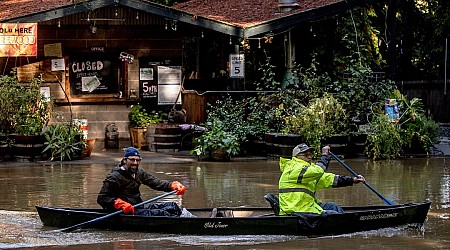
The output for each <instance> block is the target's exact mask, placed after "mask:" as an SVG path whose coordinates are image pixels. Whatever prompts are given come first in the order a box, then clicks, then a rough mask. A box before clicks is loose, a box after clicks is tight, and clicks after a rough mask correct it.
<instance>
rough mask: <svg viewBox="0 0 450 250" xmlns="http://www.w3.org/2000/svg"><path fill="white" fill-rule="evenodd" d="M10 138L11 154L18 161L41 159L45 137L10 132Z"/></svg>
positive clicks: (43, 155)
mask: <svg viewBox="0 0 450 250" xmlns="http://www.w3.org/2000/svg"><path fill="white" fill-rule="evenodd" d="M10 138H11V139H12V140H14V144H13V145H12V148H11V156H12V157H13V158H14V159H16V160H18V161H37V160H43V159H44V158H46V157H45V154H44V153H42V151H43V150H44V148H45V145H44V142H45V137H44V136H43V135H36V136H25V135H18V134H12V135H10Z"/></svg>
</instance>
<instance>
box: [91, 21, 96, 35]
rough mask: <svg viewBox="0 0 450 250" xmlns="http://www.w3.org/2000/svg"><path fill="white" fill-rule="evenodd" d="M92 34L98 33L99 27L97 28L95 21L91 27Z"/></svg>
mask: <svg viewBox="0 0 450 250" xmlns="http://www.w3.org/2000/svg"><path fill="white" fill-rule="evenodd" d="M91 32H92V34H95V33H97V27H95V21H94V24H93V25H92V26H91Z"/></svg>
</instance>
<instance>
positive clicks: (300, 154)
mask: <svg viewBox="0 0 450 250" xmlns="http://www.w3.org/2000/svg"><path fill="white" fill-rule="evenodd" d="M311 149H312V148H310V147H308V145H306V144H305V143H302V144H299V145H297V146H296V147H295V148H294V149H293V150H292V159H285V158H280V170H281V172H282V174H281V177H280V181H279V199H280V215H286V214H292V213H296V212H308V213H316V214H321V213H327V214H332V213H343V212H344V211H343V209H342V208H341V207H340V206H339V205H337V204H336V203H334V202H325V203H320V202H318V201H317V200H316V197H315V193H316V190H318V189H324V188H335V187H345V186H352V185H353V184H356V183H360V182H365V179H364V177H363V176H361V175H360V176H358V177H353V178H352V177H350V176H340V175H336V174H333V173H327V172H325V171H326V170H327V168H328V164H329V162H330V157H329V156H328V153H329V152H330V147H329V146H325V147H323V148H322V157H321V158H320V160H319V161H318V162H317V163H315V164H314V163H311V161H312V155H311Z"/></svg>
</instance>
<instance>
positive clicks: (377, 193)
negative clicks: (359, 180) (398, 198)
mask: <svg viewBox="0 0 450 250" xmlns="http://www.w3.org/2000/svg"><path fill="white" fill-rule="evenodd" d="M329 154H330V155H331V156H333V158H334V159H336V160H337V161H338V162H339V163H340V164H342V166H344V167H345V168H346V169H347V170H348V171H350V173H352V174H353V175H354V176H355V177H358V174H357V173H355V171H353V170H352V169H351V168H350V167H349V166H347V165H346V164H345V163H344V162H343V161H341V159H339V158H338V157H337V156H336V155H335V154H333V153H331V152H329ZM364 184H365V185H366V186H367V187H368V188H369V189H370V190H372V192H374V193H375V194H376V195H378V197H380V198H381V199H382V200H383V201H384V203H385V204H386V205H390V206H392V205H395V203H394V202H392V201H390V200H388V199H386V198H385V197H384V196H383V195H381V194H380V193H379V192H378V191H377V190H375V188H373V187H372V186H371V185H369V183H367V181H366V182H364Z"/></svg>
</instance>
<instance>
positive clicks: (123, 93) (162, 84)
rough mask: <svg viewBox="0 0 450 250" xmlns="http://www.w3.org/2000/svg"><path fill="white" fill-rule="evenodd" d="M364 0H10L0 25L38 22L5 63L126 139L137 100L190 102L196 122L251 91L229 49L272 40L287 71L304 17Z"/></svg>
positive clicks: (68, 109)
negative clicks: (216, 104) (163, 0)
mask: <svg viewBox="0 0 450 250" xmlns="http://www.w3.org/2000/svg"><path fill="white" fill-rule="evenodd" d="M367 2H369V1H364V0H358V1H357V0H322V1H318V0H299V1H296V0H293V1H283V0H269V1H256V0H244V1H242V0H241V1H237V0H230V1H223V0H208V1H205V0H191V1H188V2H186V3H182V4H179V5H177V6H175V7H167V6H163V5H159V4H155V3H153V2H151V1H147V0H24V1H14V0H4V1H0V20H1V23H2V25H4V26H2V27H4V28H5V29H0V31H4V32H0V35H3V36H7V35H9V36H11V37H12V36H17V37H24V36H25V35H26V34H25V33H18V32H20V27H28V26H23V25H26V24H31V25H33V26H31V27H33V29H34V30H33V31H35V33H34V34H32V35H34V36H35V38H36V44H35V45H36V54H35V55H30V54H27V51H26V49H25V50H23V51H20V49H19V52H17V53H16V54H5V53H4V54H2V55H0V56H1V57H0V69H1V70H2V74H8V73H9V72H10V70H11V69H13V68H16V67H17V74H18V78H19V80H20V81H22V82H27V81H29V79H31V77H33V76H38V75H39V74H42V75H43V77H44V81H45V83H44V84H42V87H43V91H46V92H47V93H48V94H49V95H51V96H52V97H53V98H54V99H55V102H56V105H57V111H60V112H61V113H62V114H63V115H64V117H65V119H70V114H72V118H79V117H84V118H87V119H88V127H89V132H88V133H89V134H88V137H90V138H96V139H97V140H98V141H102V140H103V139H104V134H105V127H106V126H107V125H108V124H110V123H115V124H116V125H117V127H118V132H119V136H120V139H121V146H126V145H129V137H130V134H129V132H128V131H129V130H128V126H129V121H128V113H129V111H130V106H131V105H134V104H140V105H143V106H144V107H146V109H147V110H166V111H167V110H170V109H171V108H173V107H175V108H176V109H181V108H184V109H185V110H186V111H187V123H195V124H200V123H201V122H203V121H204V120H205V109H206V103H207V102H208V100H209V99H214V96H215V95H218V94H224V93H244V94H245V93H246V92H248V91H249V90H248V89H247V88H246V82H249V81H251V80H252V72H251V70H250V71H249V72H245V74H244V73H242V69H243V68H240V66H239V63H240V58H239V57H236V58H234V60H233V59H232V58H231V57H230V55H235V56H236V55H237V56H239V55H242V54H243V46H250V47H249V49H250V50H251V51H254V52H255V53H256V51H257V50H258V49H261V47H264V46H272V47H273V49H278V50H279V51H280V53H279V54H280V57H279V58H277V59H276V60H278V61H277V62H276V63H277V65H279V67H278V69H279V70H282V71H285V72H287V73H289V70H290V67H292V62H293V61H294V60H295V56H296V54H298V52H296V51H295V43H296V42H293V41H298V40H301V39H302V36H303V35H302V32H301V29H304V28H305V27H308V26H307V25H304V24H306V23H308V22H311V21H314V20H320V19H323V18H326V17H330V16H333V15H336V14H338V13H341V12H343V11H346V10H348V9H349V8H353V7H354V6H356V5H360V4H365V3H367ZM11 25H13V26H11ZM9 27H13V28H12V33H11V34H8V32H7V30H8V29H9ZM16 28H19V29H17V30H19V31H17V32H16V31H15V30H16ZM296 29H297V30H296ZM0 39H2V41H0V44H3V45H5V44H6V45H8V43H9V45H11V43H12V42H11V41H12V40H7V39H9V38H5V37H3V38H2V37H0ZM15 39H17V38H15ZM20 39H22V38H20ZM254 64H255V65H256V64H257V62H254ZM287 75H288V74H287ZM98 145H102V143H99V144H98Z"/></svg>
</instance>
